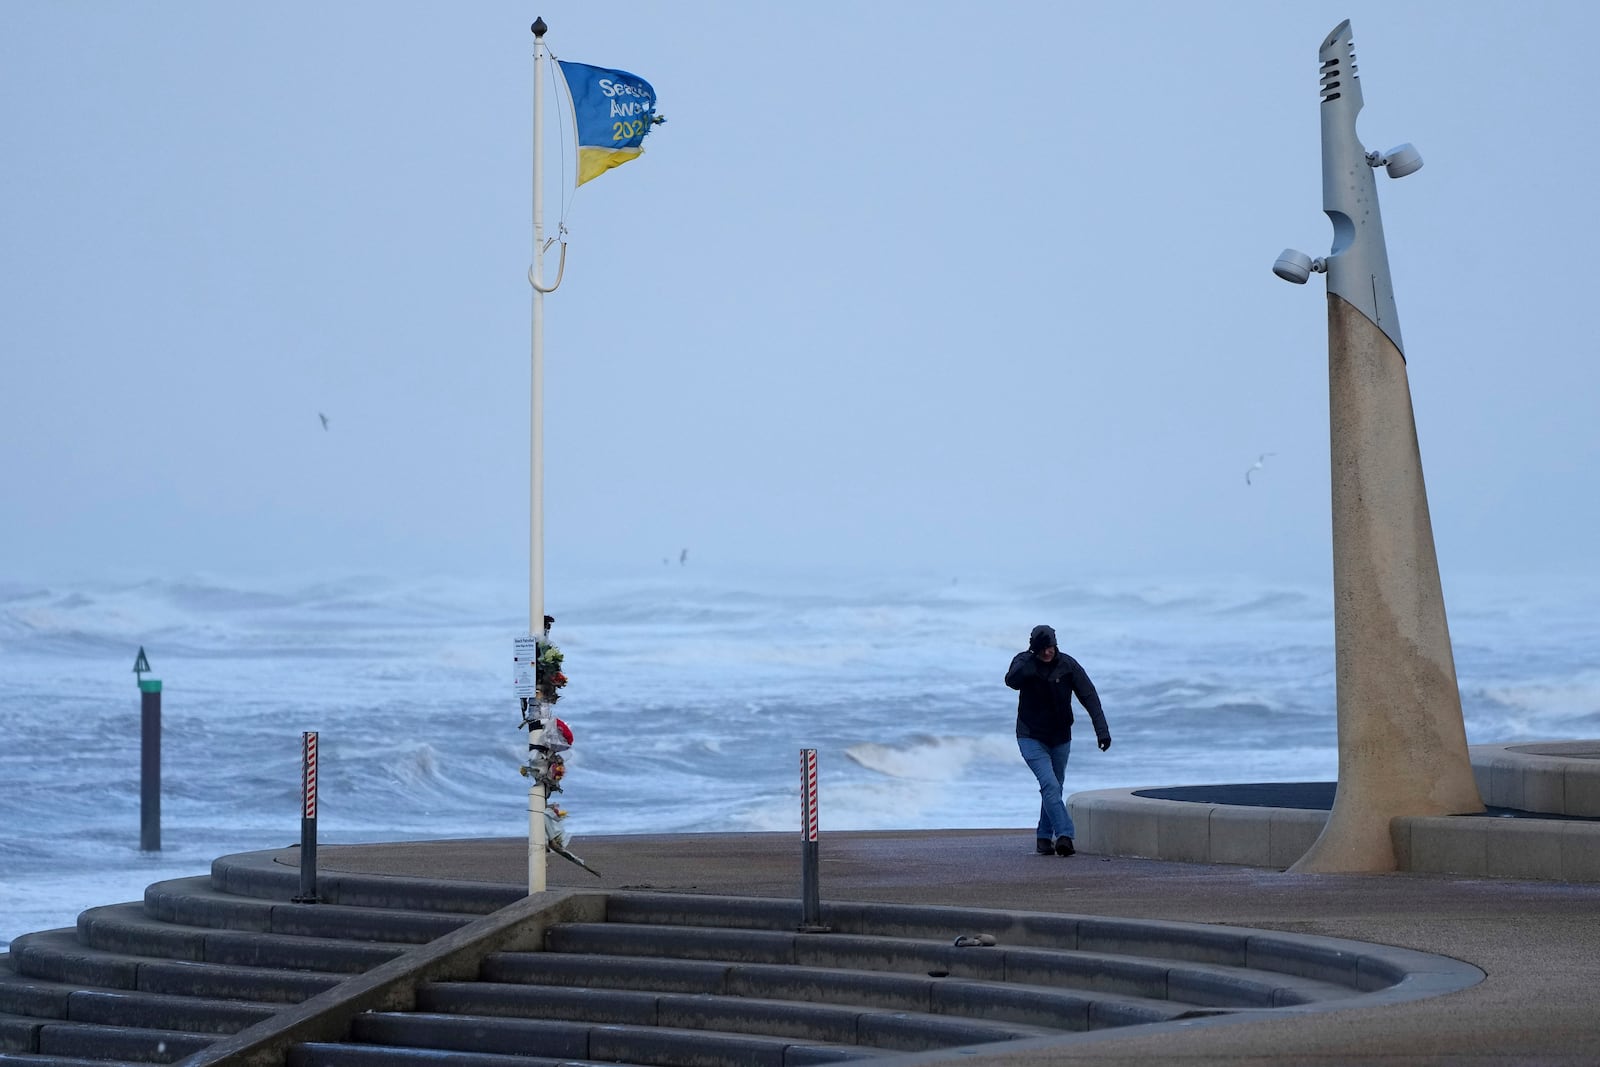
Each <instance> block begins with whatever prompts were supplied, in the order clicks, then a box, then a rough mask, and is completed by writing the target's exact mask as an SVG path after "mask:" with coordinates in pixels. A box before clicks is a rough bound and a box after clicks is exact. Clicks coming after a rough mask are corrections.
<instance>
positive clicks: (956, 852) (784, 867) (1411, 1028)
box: [279, 830, 1600, 1067]
mask: <svg viewBox="0 0 1600 1067" xmlns="http://www.w3.org/2000/svg"><path fill="white" fill-rule="evenodd" d="M573 850H574V852H576V853H577V854H578V855H580V856H582V857H583V858H584V859H585V860H586V861H588V862H589V863H590V864H591V865H592V866H593V867H595V868H596V869H598V870H599V871H601V872H602V874H603V877H601V878H596V877H594V876H593V875H591V874H589V873H588V872H586V871H583V870H581V869H580V868H578V867H576V866H574V865H572V864H571V863H568V862H567V861H566V860H563V859H561V858H559V857H555V856H551V857H550V858H549V865H548V868H547V869H548V884H549V887H550V888H551V889H564V888H605V889H650V890H660V891H670V892H691V893H692V892H703V893H716V894H732V895H739V896H763V897H789V898H793V899H797V898H798V897H799V895H800V850H801V843H800V839H799V835H798V834H787V833H786V834H686V835H638V836H616V837H590V838H582V839H579V840H577V841H576V842H575V844H574V848H573ZM821 857H822V860H821V884H822V899H823V901H824V902H827V901H835V900H837V901H844V900H861V901H886V902H895V903H918V904H950V905H967V906H974V907H985V908H1006V909H1019V910H1026V911H1042V912H1063V913H1082V914H1092V915H1106V916H1126V917H1134V918H1147V919H1168V920H1181V921H1185V922H1206V923H1223V924H1234V925H1238V926H1248V927H1256V928H1261V929H1268V930H1287V931H1294V932H1298V933H1307V934H1325V935H1328V936H1333V937H1346V938H1354V939H1357V940H1362V941H1373V942H1379V943H1382V944H1388V945H1398V946H1403V947H1406V948H1413V949H1419V950H1422V951H1425V952H1435V953H1440V954H1443V955H1447V956H1452V957H1455V958H1457V959H1460V960H1465V961H1467V962H1469V963H1472V964H1474V965H1476V966H1477V967H1479V968H1481V969H1482V970H1483V971H1485V972H1486V973H1487V975H1488V978H1487V979H1486V980H1485V981H1484V982H1482V983H1480V984H1478V985H1476V986H1473V987H1472V988H1470V989H1466V990H1463V991H1461V992H1457V993H1452V994H1448V995H1446V996H1442V997H1435V998H1432V999H1427V1000H1420V1001H1413V1002H1410V1003H1403V1004H1395V1005H1387V1006H1381V1007H1373V1008H1357V1009H1353V1010H1350V1011H1338V1012H1325V1013H1319V1014H1311V1015H1303V1016H1294V1017H1285V1018H1272V1019H1265V1020H1263V1021H1262V1022H1259V1023H1243V1024H1230V1025H1219V1026H1208V1027H1199V1028H1195V1029H1190V1030H1185V1031H1183V1032H1181V1033H1171V1032H1168V1033H1152V1034H1149V1035H1147V1036H1143V1037H1139V1036H1121V1037H1110V1038H1107V1039H1106V1040H1104V1041H1098V1042H1094V1043H1091V1044H1085V1045H1081V1046H1077V1047H1073V1048H1064V1049H1058V1050H1053V1051H1051V1052H1048V1053H1027V1054H1004V1055H993V1056H981V1055H979V1056H959V1057H953V1058H951V1059H952V1062H954V1061H955V1060H959V1062H961V1063H963V1064H968V1065H972V1067H1001V1065H1007V1067H1010V1065H1017V1067H1021V1065H1024V1064H1026V1065H1040V1064H1090V1063H1093V1064H1121V1063H1127V1064H1134V1063H1139V1064H1155V1063H1159V1064H1182V1065H1185V1067H1202V1065H1222V1064H1267V1063H1271V1064H1284V1063H1308V1064H1330V1065H1331V1064H1383V1065H1386V1067H1402V1065H1412V1064H1437V1065H1445V1064H1560V1065H1578V1064H1600V885H1593V884H1569V883H1561V882H1523V881H1504V880H1492V879H1476V878H1460V877H1452V876H1443V875H1419V874H1393V875H1288V874H1283V873H1280V872H1277V871H1274V870H1265V869H1262V868H1256V867H1232V866H1214V865H1204V864H1183V863H1170V862H1163V861H1158V860H1139V859H1124V858H1110V857H1103V856H1094V855H1087V854H1082V853H1080V854H1079V855H1077V856H1074V857H1071V858H1068V859H1061V858H1058V857H1054V856H1038V855H1035V854H1034V852H1033V836H1032V833H1031V832H1030V831H1026V830H1024V831H1017V830H945V831H885V832H861V833H834V834H827V833H825V834H824V835H823V838H822V843H821ZM279 858H280V860H281V862H283V863H285V864H288V865H291V866H292V865H294V864H296V863H298V858H297V850H294V849H287V850H284V851H283V852H282V853H280V854H279ZM318 858H319V862H318V866H319V869H320V870H323V871H328V872H333V871H341V872H353V873H363V874H391V875H401V876H406V877H423V878H440V879H446V880H451V881H473V882H494V883H504V884H511V885H524V886H525V885H526V884H527V843H526V842H525V841H522V840H519V839H485V840H473V841H436V842H417V843H403V844H385V845H346V846H328V845H325V846H323V847H322V849H321V850H319V854H318ZM930 1062H931V1061H930Z"/></svg>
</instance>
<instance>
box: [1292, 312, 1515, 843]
mask: <svg viewBox="0 0 1600 1067" xmlns="http://www.w3.org/2000/svg"><path fill="white" fill-rule="evenodd" d="M1328 381H1329V409H1330V427H1331V434H1332V454H1331V458H1332V467H1333V590H1334V645H1335V665H1336V680H1337V686H1338V728H1339V789H1338V795H1337V796H1336V798H1335V800H1334V804H1333V811H1332V813H1331V814H1330V815H1329V817H1328V822H1327V826H1326V827H1325V828H1324V829H1323V831H1322V834H1321V836H1319V837H1318V838H1317V840H1316V842H1315V844H1313V845H1312V846H1311V849H1310V850H1309V851H1308V852H1307V853H1306V854H1305V855H1304V856H1302V857H1301V858H1300V860H1299V862H1297V863H1295V864H1294V866H1293V867H1291V868H1290V870H1293V871H1392V870H1394V869H1395V866H1396V860H1395V852H1394V845H1393V843H1392V839H1391V837H1390V833H1389V824H1390V820H1391V819H1393V818H1394V817H1395V816H1399V815H1455V814H1464V813H1467V812H1476V811H1482V810H1483V802H1482V800H1481V799H1480V798H1479V796H1478V787H1477V784H1476V782H1475V781H1474V780H1473V776H1472V765H1471V762H1470V761H1469V759H1468V755H1467V737H1466V729H1465V726H1464V725H1463V723H1462V718H1461V694H1460V692H1459V690H1458V689H1457V687H1456V668H1455V657H1454V655H1453V653H1452V652H1451V648H1450V630H1449V626H1448V625H1447V623H1446V621H1445V610H1444V594H1443V591H1442V590H1441V588H1440V583H1439V563H1438V559H1437V557H1436V555H1435V553H1434V545H1433V525H1432V522H1431V521H1430V520H1429V517H1428V495H1427V490H1426V488H1425V487H1424V485H1423V480H1422V456H1421V451H1420V449H1419V448H1418V446H1417V428H1416V421H1415V418H1414V416H1413V414H1412V409H1411V388H1410V385H1409V382H1408V380H1407V377H1406V367H1405V360H1404V359H1402V358H1401V355H1400V351H1399V350H1398V349H1397V348H1395V346H1394V343H1393V342H1392V341H1390V340H1389V338H1388V337H1387V336H1386V335H1385V334H1384V333H1383V331H1382V330H1380V329H1378V327H1377V326H1375V325H1374V324H1373V323H1372V322H1371V320H1369V319H1368V318H1367V317H1366V316H1365V315H1363V314H1361V312H1359V311H1357V310H1356V309H1355V308H1354V307H1352V306H1351V305H1350V304H1349V303H1347V302H1346V301H1344V300H1343V299H1341V298H1340V297H1338V296H1335V295H1333V294H1331V293H1330V294H1329V296H1328Z"/></svg>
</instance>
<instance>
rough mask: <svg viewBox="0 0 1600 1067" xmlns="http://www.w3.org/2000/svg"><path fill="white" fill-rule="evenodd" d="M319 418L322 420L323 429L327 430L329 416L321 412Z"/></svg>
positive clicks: (318, 414) (318, 413)
mask: <svg viewBox="0 0 1600 1067" xmlns="http://www.w3.org/2000/svg"><path fill="white" fill-rule="evenodd" d="M317 418H319V419H321V420H322V428H323V429H324V430H326V429H327V428H328V416H326V415H324V414H323V413H322V412H320V411H319V412H317Z"/></svg>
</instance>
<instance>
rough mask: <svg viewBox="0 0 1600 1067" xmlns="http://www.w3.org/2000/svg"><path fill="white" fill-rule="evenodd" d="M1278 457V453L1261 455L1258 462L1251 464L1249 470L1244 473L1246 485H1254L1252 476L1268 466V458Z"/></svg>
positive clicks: (1257, 459)
mask: <svg viewBox="0 0 1600 1067" xmlns="http://www.w3.org/2000/svg"><path fill="white" fill-rule="evenodd" d="M1276 455H1277V453H1276V452H1263V453H1261V455H1260V456H1258V457H1257V458H1256V461H1255V462H1254V463H1252V464H1250V467H1249V469H1248V470H1246V471H1245V472H1244V484H1245V485H1251V484H1253V483H1252V482H1251V481H1250V475H1251V474H1253V473H1254V472H1256V471H1258V470H1260V469H1261V468H1263V467H1265V466H1266V465H1267V457H1268V456H1276Z"/></svg>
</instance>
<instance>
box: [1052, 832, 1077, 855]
mask: <svg viewBox="0 0 1600 1067" xmlns="http://www.w3.org/2000/svg"><path fill="white" fill-rule="evenodd" d="M1076 851H1078V850H1077V849H1075V848H1073V847H1072V838H1070V837H1058V838H1056V855H1058V856H1070V855H1072V854H1073V853H1074V852H1076Z"/></svg>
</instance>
